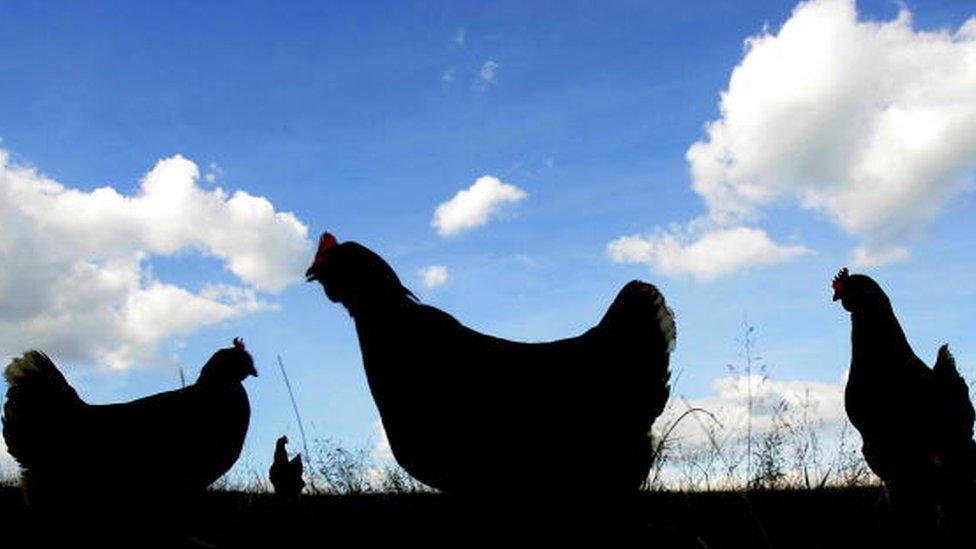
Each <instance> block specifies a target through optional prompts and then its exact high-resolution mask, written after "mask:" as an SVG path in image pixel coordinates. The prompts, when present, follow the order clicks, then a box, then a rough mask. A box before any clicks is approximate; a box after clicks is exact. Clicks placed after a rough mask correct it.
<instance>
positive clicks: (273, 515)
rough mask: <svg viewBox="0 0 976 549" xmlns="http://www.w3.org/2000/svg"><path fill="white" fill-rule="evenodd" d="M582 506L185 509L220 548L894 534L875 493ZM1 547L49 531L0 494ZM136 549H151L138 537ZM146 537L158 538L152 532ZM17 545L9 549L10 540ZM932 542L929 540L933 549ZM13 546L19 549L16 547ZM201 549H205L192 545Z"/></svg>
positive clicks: (785, 542) (435, 501)
mask: <svg viewBox="0 0 976 549" xmlns="http://www.w3.org/2000/svg"><path fill="white" fill-rule="evenodd" d="M594 503H595V502H586V503H583V504H581V505H582V506H580V507H576V508H573V509H570V508H566V507H565V506H562V508H563V509H564V510H563V511H560V512H559V514H556V515H554V514H552V513H549V512H548V511H549V510H552V509H555V508H559V507H560V506H559V505H556V506H553V505H552V502H549V503H546V502H544V501H542V500H539V501H537V502H534V503H530V502H527V501H525V499H524V496H520V495H519V494H513V495H512V498H511V500H509V501H496V502H493V503H484V502H481V503H471V502H461V501H456V500H452V499H451V498H449V497H447V496H444V495H441V494H435V493H402V494H377V493H365V494H345V495H342V494H320V495H303V496H301V497H299V498H297V499H291V500H286V499H281V498H277V497H275V496H274V495H272V494H267V493H248V492H236V491H211V492H208V493H207V494H206V495H205V496H203V497H202V498H201V499H200V500H199V501H197V502H195V503H194V504H193V505H192V506H190V507H188V508H186V509H184V511H185V512H184V513H183V516H184V517H185V520H186V522H187V524H189V528H188V530H189V534H190V535H192V537H193V538H194V539H196V540H199V541H200V542H201V543H202V544H210V545H213V546H217V547H248V546H268V547H289V546H301V547H333V546H334V543H336V542H338V541H346V540H348V541H351V542H355V543H356V544H357V545H366V546H370V545H373V544H377V543H380V542H388V541H396V542H403V541H417V542H424V543H425V544H431V543H433V544H436V545H440V544H449V543H450V544H455V543H457V544H458V545H467V543H468V542H472V541H475V540H484V539H494V540H498V541H503V540H507V539H511V537H513V536H518V537H519V539H522V538H529V539H533V538H534V539H537V540H569V539H578V538H579V536H586V537H588V538H589V539H593V537H598V538H605V539H617V540H619V539H622V538H623V537H624V536H626V538H628V539H635V540H638V541H640V542H641V543H640V544H641V545H642V546H647V547H708V548H721V547H790V548H814V547H876V546H883V544H886V542H888V541H890V540H892V539H893V538H894V537H896V536H897V535H898V533H897V531H896V530H893V528H892V527H893V525H892V523H891V521H890V519H888V518H886V505H885V504H884V496H883V493H882V491H881V490H880V489H879V488H877V487H856V488H845V489H839V488H823V489H816V490H759V491H750V492H744V491H729V492H689V493H682V492H663V491H662V492H643V493H641V494H639V496H638V497H637V498H636V499H635V500H634V501H633V502H631V503H629V504H627V505H620V506H613V507H612V510H611V507H610V506H608V505H606V504H605V503H606V502H601V503H600V504H595V505H594ZM0 518H2V536H3V539H4V540H5V543H4V544H3V545H4V547H17V546H24V547H27V546H31V545H33V543H32V541H33V539H32V536H33V535H34V534H35V533H36V532H44V531H46V530H47V529H48V528H49V525H45V524H44V523H43V522H42V521H41V519H39V518H38V517H36V516H33V515H32V514H31V513H30V512H29V511H28V510H27V509H26V508H25V507H24V506H23V504H22V502H21V499H20V494H19V492H18V491H17V489H16V488H15V487H12V486H7V487H4V488H2V489H0ZM103 520H104V521H105V522H106V524H108V525H111V524H113V521H114V520H116V517H112V516H106V517H103ZM135 536H136V539H133V540H132V546H134V547H138V546H148V545H149V543H150V540H149V539H141V538H140V537H139V536H140V534H139V533H136V534H135ZM152 537H153V539H161V538H160V537H159V533H153V534H152ZM12 540H13V541H15V542H16V543H12V544H11V543H8V542H9V541H12ZM933 541H934V540H933ZM18 543H19V544H20V545H18ZM200 546H207V545H200Z"/></svg>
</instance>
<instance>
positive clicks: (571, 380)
mask: <svg viewBox="0 0 976 549" xmlns="http://www.w3.org/2000/svg"><path fill="white" fill-rule="evenodd" d="M307 277H308V280H309V281H312V280H318V281H319V282H321V284H322V286H323V287H324V289H325V293H326V295H327V296H328V298H329V299H330V300H332V301H335V302H340V303H342V304H343V305H344V306H345V307H346V309H347V310H348V311H349V313H350V315H351V316H352V318H353V319H354V321H355V324H356V332H357V334H358V336H359V344H360V348H361V350H362V356H363V365H364V367H365V370H366V376H367V379H368V382H369V387H370V390H371V392H372V395H373V398H374V400H375V401H376V405H377V407H378V408H379V412H380V416H381V418H382V421H383V425H384V427H385V428H386V433H387V436H388V438H389V442H390V447H391V449H392V451H393V455H394V457H395V458H396V460H397V461H398V462H399V463H400V465H401V466H402V467H403V468H404V469H406V471H407V472H409V473H410V474H411V475H413V476H414V477H416V478H417V479H419V480H420V481H422V482H424V483H426V484H428V485H430V486H433V487H436V488H438V489H440V490H443V491H446V492H451V493H455V494H473V493H479V494H490V493H498V492H510V493H513V492H519V493H526V492H533V493H542V492H544V493H549V494H553V493H571V492H572V493H577V494H585V493H589V494H601V493H602V494H611V493H629V492H633V491H636V489H637V488H638V487H639V486H640V485H641V483H642V482H643V481H644V480H645V479H646V477H647V474H648V471H649V468H650V466H651V462H652V459H653V455H652V454H653V452H652V442H651V439H650V430H651V425H652V424H653V422H654V420H655V419H656V418H657V417H658V415H660V414H661V412H662V410H663V408H664V405H665V403H666V401H667V399H668V394H669V390H670V389H669V386H668V379H669V376H670V373H669V370H668V361H669V355H670V353H671V351H672V349H673V347H674V343H675V324H674V318H673V315H672V312H671V310H670V309H668V307H667V306H666V305H665V302H664V296H663V295H662V294H661V293H660V292H659V291H658V289H657V288H655V287H654V286H652V285H650V284H646V283H644V282H639V281H633V282H630V283H628V284H627V285H626V286H624V288H623V289H622V290H621V291H620V293H619V294H618V295H617V298H616V299H615V300H614V302H613V304H612V305H611V306H610V308H609V310H608V311H607V313H606V314H605V315H604V317H603V319H602V320H601V321H600V323H599V324H597V325H596V326H595V327H594V328H592V329H590V330H588V331H587V332H586V333H584V334H582V335H580V336H578V337H573V338H568V339H562V340H558V341H552V342H546V343H520V342H514V341H508V340H505V339H500V338H497V337H492V336H489V335H484V334H481V333H478V332H476V331H474V330H472V329H470V328H467V327H465V326H464V325H462V324H461V323H460V322H458V321H457V320H456V319H455V318H454V317H452V316H451V315H449V314H447V313H445V312H443V311H441V310H439V309H436V308H434V307H431V306H428V305H424V304H422V303H420V302H419V301H418V300H417V298H416V297H414V295H413V294H412V293H411V292H410V291H409V290H407V289H406V288H405V287H404V286H403V285H402V284H401V283H400V280H399V279H398V278H397V275H396V273H394V271H393V269H392V268H390V266H389V265H388V264H387V263H386V262H385V261H384V260H383V259H382V258H380V257H379V256H378V255H377V254H375V253H373V252H372V251H370V250H368V249H367V248H365V247H363V246H361V245H359V244H357V243H355V242H345V243H343V244H339V243H338V242H337V241H336V239H335V238H334V237H333V236H332V235H330V234H328V233H326V234H324V235H323V236H322V239H321V240H320V242H319V249H318V252H317V254H316V256H315V260H314V263H313V264H312V266H311V267H310V268H309V269H308V272H307Z"/></svg>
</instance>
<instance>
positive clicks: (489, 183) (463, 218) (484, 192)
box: [430, 175, 529, 236]
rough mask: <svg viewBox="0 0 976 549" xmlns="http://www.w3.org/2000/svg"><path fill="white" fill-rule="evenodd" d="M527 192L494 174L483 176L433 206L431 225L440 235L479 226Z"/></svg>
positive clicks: (517, 200) (518, 200)
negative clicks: (504, 181)
mask: <svg viewBox="0 0 976 549" xmlns="http://www.w3.org/2000/svg"><path fill="white" fill-rule="evenodd" d="M528 196H529V195H528V194H527V193H526V192H525V191H523V190H522V189H520V188H518V187H516V186H515V185H510V184H508V183H503V182H502V181H501V180H499V179H498V178H497V177H492V176H490V175H484V176H481V177H479V178H478V179H477V180H476V181H475V182H474V183H473V184H472V185H471V186H470V187H468V188H467V189H462V190H460V191H458V193H457V194H456V195H454V198H451V199H450V200H448V201H447V202H444V203H442V204H440V205H439V206H437V209H436V210H434V219H433V220H432V221H431V222H430V224H431V226H432V227H434V228H435V229H436V230H437V234H439V235H441V236H452V235H455V234H458V233H460V232H462V231H466V230H468V229H473V228H475V227H480V226H482V225H485V224H486V223H488V220H489V219H490V218H492V217H493V216H495V215H497V214H498V213H499V212H500V211H502V208H503V207H504V206H505V205H506V204H512V203H516V202H520V201H522V200H525V198H527V197H528Z"/></svg>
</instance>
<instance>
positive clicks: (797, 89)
mask: <svg viewBox="0 0 976 549" xmlns="http://www.w3.org/2000/svg"><path fill="white" fill-rule="evenodd" d="M974 89H976V18H974V19H970V20H969V21H967V22H966V23H965V24H964V25H963V26H962V27H961V28H959V29H958V30H955V31H952V30H939V31H920V30H916V29H915V28H914V26H913V21H912V15H911V13H910V12H908V11H907V10H905V9H903V10H902V11H901V12H900V13H899V15H898V16H897V17H896V18H895V19H893V20H889V21H881V22H872V21H861V20H859V18H858V13H857V8H856V5H855V3H854V2H853V0H812V1H809V2H805V3H802V4H800V5H798V6H797V7H796V8H795V9H794V11H793V13H792V15H791V16H790V18H789V19H788V20H787V21H786V23H784V24H783V26H782V28H780V29H779V31H778V32H777V33H775V34H773V33H768V32H767V33H763V34H761V35H759V36H755V37H752V38H749V39H748V40H747V41H746V51H745V55H744V58H743V59H742V61H741V62H740V63H739V65H738V66H736V67H735V69H734V70H733V72H732V75H731V78H730V79H729V84H728V88H727V89H726V90H725V91H724V92H723V93H722V95H721V102H720V108H721V117H720V118H719V119H717V120H714V121H712V122H710V123H709V124H708V125H707V127H706V134H707V135H706V137H705V138H704V139H703V140H701V141H699V142H697V143H695V144H693V145H692V146H691V147H690V148H689V149H688V152H687V160H688V162H689V165H690V170H691V175H692V188H693V189H694V191H695V192H696V193H698V194H699V195H700V196H701V197H702V199H703V200H704V202H705V204H706V207H707V214H706V216H705V217H704V218H703V219H704V220H705V221H707V222H705V223H702V222H698V223H693V224H692V225H697V226H698V227H699V228H701V227H705V229H702V230H700V233H699V235H698V237H699V238H701V239H705V238H707V237H708V236H709V235H710V234H711V233H712V232H713V231H717V230H722V231H724V230H727V229H728V228H729V227H734V226H740V225H744V224H749V223H754V222H755V221H756V220H757V219H759V218H760V217H761V215H760V214H761V213H762V211H763V209H764V208H767V207H768V206H770V205H773V204H779V205H783V204H786V205H789V206H797V207H800V208H803V209H807V210H811V211H815V212H818V213H820V214H823V215H824V217H825V218H826V219H829V220H830V221H832V222H833V223H835V224H836V225H837V226H839V227H840V228H841V229H842V230H844V231H845V232H847V233H848V234H850V235H851V236H853V237H855V238H856V239H858V240H859V241H860V242H861V245H860V246H859V247H858V248H857V249H856V250H854V251H853V252H852V259H853V261H854V262H855V263H857V264H859V265H861V266H869V265H877V264H881V263H886V262H891V261H897V260H901V259H904V258H906V257H908V256H909V248H910V246H911V244H912V243H913V242H916V241H917V240H918V239H919V238H920V237H921V236H922V235H923V234H924V232H925V230H926V229H927V228H928V227H929V226H930V224H931V223H932V221H933V220H934V219H935V218H936V217H937V216H938V214H939V212H940V211H941V210H942V208H943V207H944V206H945V204H946V203H947V202H948V201H949V200H950V199H952V198H953V197H955V196H957V195H959V194H960V193H961V192H964V191H965V190H966V189H967V188H969V187H970V186H971V184H972V180H973V172H974V170H976V133H974V132H973V131H972V128H973V127H974V125H976V94H974V93H973V90H974ZM753 236H754V239H755V240H756V241H757V242H758V241H759V240H763V239H764V238H768V237H765V235H763V236H760V235H759V234H758V233H756V232H754V233H753ZM662 242H663V241H661V240H660V239H659V237H658V238H657V239H655V238H652V239H649V244H661V243H662ZM685 249H686V248H685V247H678V248H675V250H676V251H677V252H678V253H679V254H681V253H683V251H684V250H685ZM770 252H771V253H772V255H763V256H757V257H755V258H754V259H755V260H756V261H759V262H766V263H769V262H772V261H770V259H771V258H775V257H777V256H779V257H780V259H783V256H782V254H780V253H778V252H777V251H776V248H770ZM753 262H755V261H753ZM745 263H746V262H742V264H743V265H744V264H745ZM652 264H654V263H652Z"/></svg>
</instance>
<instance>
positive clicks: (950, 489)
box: [832, 269, 976, 537]
mask: <svg viewBox="0 0 976 549" xmlns="http://www.w3.org/2000/svg"><path fill="white" fill-rule="evenodd" d="M832 287H833V290H834V297H833V299H834V300H835V301H840V302H841V305H842V306H843V307H844V309H846V310H847V311H849V312H850V316H851V367H850V373H849V375H848V378H847V384H846V387H845V391H844V407H845V409H846V411H847V416H848V418H850V420H851V423H852V424H853V425H854V427H855V428H857V430H858V431H859V432H860V433H861V438H862V439H863V442H864V445H863V448H862V451H863V453H864V458H865V460H866V461H867V463H868V465H869V466H870V467H871V470H872V471H874V472H875V474H877V475H878V476H879V477H881V480H883V481H884V483H885V486H886V487H887V489H888V491H889V494H890V496H891V497H890V500H891V502H892V504H893V509H894V511H895V512H896V514H897V515H898V520H897V521H896V522H897V523H898V524H901V525H903V526H905V527H907V528H909V529H910V533H911V534H913V535H914V534H920V535H922V536H923V537H927V536H929V535H934V533H935V530H936V528H939V529H943V530H946V531H948V532H950V533H958V532H959V531H960V530H961V529H965V528H969V524H970V523H971V521H972V518H971V517H972V514H973V511H976V507H974V503H976V502H974V498H976V443H974V442H973V423H974V420H976V412H974V409H973V405H972V402H971V401H970V398H969V386H968V385H967V384H966V382H965V380H963V378H962V377H961V376H960V375H959V372H958V370H957V369H956V365H955V360H954V359H953V357H952V354H951V353H950V352H949V348H948V346H946V345H943V346H942V347H941V348H940V349H939V351H938V354H937V357H936V361H935V365H934V366H933V367H932V368H929V367H928V366H927V365H926V364H925V363H924V362H923V361H922V360H921V359H920V358H918V356H916V354H915V352H914V351H913V350H912V348H911V346H910V345H909V343H908V338H907V337H906V336H905V332H904V331H903V330H902V327H901V324H900V323H899V322H898V319H897V317H896V316H895V313H894V310H893V308H892V306H891V302H890V301H889V299H888V296H887V294H885V292H884V290H882V289H881V286H880V285H878V283H877V282H875V281H874V280H873V279H872V278H870V277H868V276H865V275H862V274H850V273H849V272H848V270H847V269H842V270H841V271H840V272H839V273H838V274H837V276H836V277H834V279H833V282H832Z"/></svg>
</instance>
